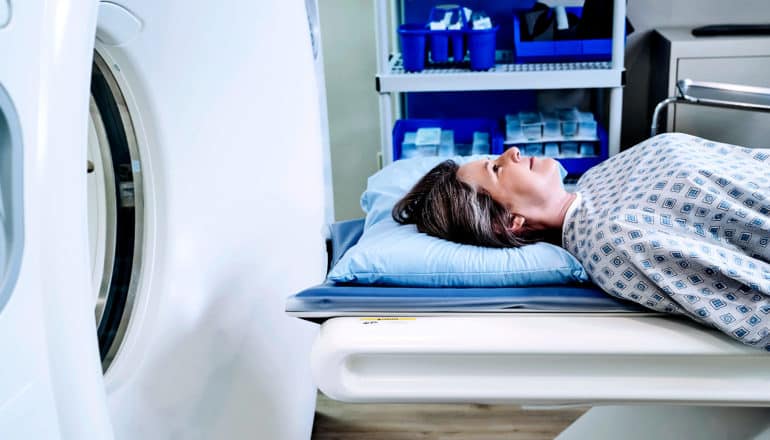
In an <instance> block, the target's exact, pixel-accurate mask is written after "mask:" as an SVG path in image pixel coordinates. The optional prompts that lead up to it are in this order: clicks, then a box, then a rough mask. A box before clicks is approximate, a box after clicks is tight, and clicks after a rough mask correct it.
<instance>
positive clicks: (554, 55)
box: [513, 8, 612, 63]
mask: <svg viewBox="0 0 770 440" xmlns="http://www.w3.org/2000/svg"><path fill="white" fill-rule="evenodd" d="M566 10H567V12H568V13H572V14H575V15H577V16H578V17H580V15H581V14H582V13H583V8H566ZM521 26H522V23H521V19H520V18H519V16H518V14H514V15H513V53H514V56H515V58H516V62H517V63H545V62H570V61H608V60H610V59H611V58H612V39H611V38H606V39H596V40H557V41H522V40H521Z"/></svg>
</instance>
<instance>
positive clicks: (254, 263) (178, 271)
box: [0, 0, 331, 439]
mask: <svg viewBox="0 0 770 440" xmlns="http://www.w3.org/2000/svg"><path fill="white" fill-rule="evenodd" d="M315 11H316V7H315V4H314V3H313V2H312V1H311V0H309V1H308V2H306V3H303V2H301V1H293V2H269V3H265V2H247V1H244V2H238V3H237V5H229V4H228V5H227V6H224V5H219V4H208V3H206V4H204V3H195V4H194V5H192V4H191V3H190V2H186V1H179V0H171V1H163V2H157V1H151V0H116V1H101V2H99V1H96V0H38V1H23V0H0V59H2V62H1V63H0V167H2V172H1V173H0V200H1V202H2V204H1V205H0V220H1V221H2V229H0V244H2V246H0V271H1V272H0V280H2V281H1V283H2V284H0V288H1V289H2V290H0V353H2V357H3V359H4V361H3V367H2V369H1V370H0V371H2V374H0V438H3V439H16V438H19V439H21V438H29V439H32V438H39V439H42V438H46V439H49V438H51V439H52V438H67V439H106V438H123V439H135V438H159V439H167V438H184V439H195V438H264V439H268V438H269V439H293V438H296V439H299V438H308V437H309V436H310V431H311V427H312V420H313V413H314V406H315V396H316V394H315V393H316V388H315V386H314V385H313V383H312V378H311V374H310V365H309V352H310V347H311V343H312V340H313V337H314V336H315V334H316V333H317V328H316V327H315V326H314V325H312V324H309V323H305V322H301V321H299V320H296V319H292V318H290V317H287V316H285V315H284V313H283V301H284V298H285V296H286V295H287V294H288V293H291V292H292V291H296V290H298V289H300V288H301V287H304V286H307V285H310V284H313V283H316V282H318V281H319V280H321V279H322V278H323V271H324V267H325V255H324V245H323V236H322V227H323V224H324V223H326V222H328V221H329V220H330V219H331V214H330V206H331V202H330V177H329V175H328V170H329V166H328V161H329V155H328V151H327V150H328V145H327V144H326V142H325V141H324V139H325V138H326V134H325V128H324V124H322V121H323V120H324V118H325V114H324V113H323V112H324V111H325V110H323V109H325V97H324V95H323V87H322V84H323V78H322V76H320V73H321V72H322V71H321V66H322V64H321V54H320V50H319V48H320V46H319V43H320V39H319V38H318V36H319V34H318V27H317V14H316V12H315ZM319 91H321V93H319ZM275 274H284V276H275ZM289 274H290V275H289Z"/></svg>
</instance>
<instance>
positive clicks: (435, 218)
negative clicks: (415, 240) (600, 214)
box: [392, 160, 532, 248]
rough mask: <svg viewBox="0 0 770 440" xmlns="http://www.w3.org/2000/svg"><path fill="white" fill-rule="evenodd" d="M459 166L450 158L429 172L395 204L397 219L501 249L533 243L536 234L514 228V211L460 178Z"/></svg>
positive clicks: (447, 237)
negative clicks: (523, 235)
mask: <svg viewBox="0 0 770 440" xmlns="http://www.w3.org/2000/svg"><path fill="white" fill-rule="evenodd" d="M459 168H460V167H459V166H458V165H457V164H456V163H455V162H453V161H451V160H446V161H444V162H441V163H440V164H438V165H437V166H435V167H434V168H433V169H432V170H430V171H428V173H427V174H426V175H425V176H423V177H422V178H421V179H420V181H419V182H417V184H416V185H415V186H414V187H413V188H412V189H411V190H410V191H409V193H407V195H406V196H404V198H402V199H401V200H399V201H398V203H396V205H395V206H394V207H393V211H392V216H393V220H395V221H396V222H398V223H400V224H402V225H406V224H414V225H416V226H417V230H418V231H420V232H424V233H426V234H428V235H432V236H434V237H439V238H443V239H445V240H450V241H454V242H457V243H464V244H473V245H478V246H488V247H498V248H499V247H518V246H522V245H524V244H528V243H530V242H531V240H530V239H529V238H532V237H528V238H525V237H522V236H520V235H516V234H514V233H513V232H512V231H511V230H510V228H509V225H510V224H511V221H512V219H513V214H512V213H510V212H509V211H508V210H507V209H506V208H505V207H504V206H503V205H501V204H500V203H498V202H496V201H495V200H493V199H492V197H491V196H490V195H489V194H487V193H486V192H483V191H477V190H476V189H474V188H473V187H472V186H470V185H468V184H467V183H465V182H463V181H461V180H460V179H458V178H457V170H458V169H459Z"/></svg>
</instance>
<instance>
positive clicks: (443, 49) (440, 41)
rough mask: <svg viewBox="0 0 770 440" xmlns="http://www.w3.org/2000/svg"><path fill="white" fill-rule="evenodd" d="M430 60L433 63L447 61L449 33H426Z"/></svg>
mask: <svg viewBox="0 0 770 440" xmlns="http://www.w3.org/2000/svg"><path fill="white" fill-rule="evenodd" d="M428 41H429V42H430V49H429V50H430V60H431V61H432V62H434V63H446V62H447V61H449V31H431V30H429V31H428Z"/></svg>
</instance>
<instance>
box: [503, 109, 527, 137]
mask: <svg viewBox="0 0 770 440" xmlns="http://www.w3.org/2000/svg"><path fill="white" fill-rule="evenodd" d="M523 136H524V135H523V134H522V133H521V121H519V115H517V114H516V115H505V139H506V141H513V140H517V139H519V138H521V137H523Z"/></svg>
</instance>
